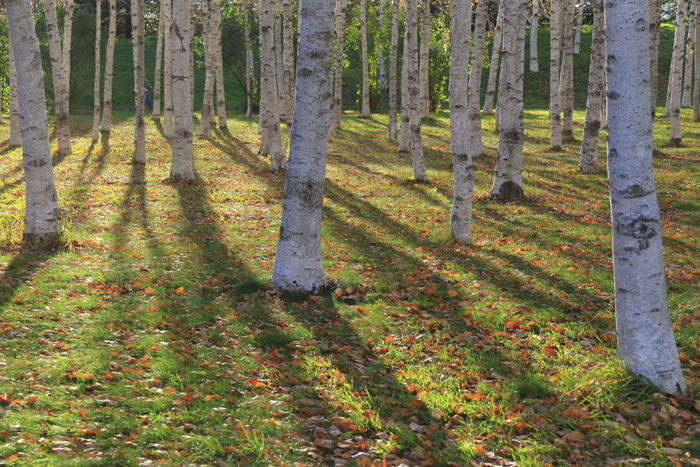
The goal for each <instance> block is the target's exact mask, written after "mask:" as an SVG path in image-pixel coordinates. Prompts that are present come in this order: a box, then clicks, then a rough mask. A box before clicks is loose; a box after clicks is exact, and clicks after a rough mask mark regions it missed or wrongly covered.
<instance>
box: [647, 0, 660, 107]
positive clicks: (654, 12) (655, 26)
mask: <svg viewBox="0 0 700 467" xmlns="http://www.w3.org/2000/svg"><path fill="white" fill-rule="evenodd" d="M659 1H660V0H649V68H650V70H651V80H650V81H649V82H650V84H651V118H654V117H656V97H657V89H658V87H659V84H658V83H659V21H660V19H659Z"/></svg>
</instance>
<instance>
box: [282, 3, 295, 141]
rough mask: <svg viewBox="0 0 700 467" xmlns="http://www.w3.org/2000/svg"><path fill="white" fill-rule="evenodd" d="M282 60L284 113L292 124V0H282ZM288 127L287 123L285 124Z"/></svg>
mask: <svg viewBox="0 0 700 467" xmlns="http://www.w3.org/2000/svg"><path fill="white" fill-rule="evenodd" d="M282 22H283V24H282V34H283V37H282V42H283V44H282V45H283V48H284V50H283V52H282V62H283V63H284V72H283V76H282V78H283V81H284V98H285V113H286V114H287V115H288V118H287V120H288V123H289V124H292V117H294V34H293V33H294V31H293V30H292V2H291V0H282ZM287 128H289V125H288V126H287Z"/></svg>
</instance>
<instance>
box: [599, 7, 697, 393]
mask: <svg viewBox="0 0 700 467" xmlns="http://www.w3.org/2000/svg"><path fill="white" fill-rule="evenodd" d="M647 7H648V2H647V0H624V1H623V0H606V4H605V13H606V35H607V55H608V63H607V70H608V96H609V98H608V179H609V186H610V201H611V207H612V232H613V270H614V276H615V317H616V323H617V353H618V356H619V357H620V359H622V360H623V361H624V362H625V363H626V364H627V367H628V368H629V370H630V371H631V372H632V373H633V374H635V375H637V376H639V377H641V378H642V379H644V380H646V381H648V382H650V383H652V384H654V385H655V386H657V387H658V388H660V389H662V390H664V391H666V392H670V393H683V392H685V391H686V390H687V387H686V383H685V379H684V378H683V373H682V371H681V366H680V360H679V358H678V351H677V349H676V344H675V341H674V338H673V330H672V328H671V321H670V319H669V314H668V302H667V298H666V282H665V278H664V260H663V251H662V245H661V218H660V213H659V205H658V201H657V197H656V188H655V186H654V168H653V162H652V151H653V133H652V126H651V118H650V115H649V94H650V92H649V85H648V83H649V79H648V78H649V77H648V73H649V72H648V70H649V56H648V52H649V47H648V40H649V30H648V29H647V27H648V16H647ZM679 11H680V10H679ZM630 76H635V77H638V79H634V80H630Z"/></svg>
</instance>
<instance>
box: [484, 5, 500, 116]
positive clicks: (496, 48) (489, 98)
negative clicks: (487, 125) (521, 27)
mask: <svg viewBox="0 0 700 467" xmlns="http://www.w3.org/2000/svg"><path fill="white" fill-rule="evenodd" d="M502 44H503V2H502V1H499V2H498V17H497V18H496V27H495V28H494V31H493V47H492V49H491V66H490V67H489V82H488V84H487V85H486V99H485V100H484V113H485V114H491V113H493V102H494V97H495V95H496V83H497V82H498V81H497V80H498V67H499V64H500V62H501V48H502Z"/></svg>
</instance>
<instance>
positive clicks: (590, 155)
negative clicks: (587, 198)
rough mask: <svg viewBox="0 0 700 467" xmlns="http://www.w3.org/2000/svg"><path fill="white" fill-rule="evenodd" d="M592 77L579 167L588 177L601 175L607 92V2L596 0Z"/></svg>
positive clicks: (589, 82) (589, 79) (594, 2)
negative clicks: (600, 146)
mask: <svg viewBox="0 0 700 467" xmlns="http://www.w3.org/2000/svg"><path fill="white" fill-rule="evenodd" d="M589 70H590V71H589V74H588V76H589V78H588V101H587V102H586V123H585V124H584V126H583V137H582V139H581V157H580V160H579V168H580V169H581V172H583V173H585V174H592V173H597V172H598V136H599V133H600V127H601V123H600V116H601V115H600V113H601V110H602V109H601V107H602V105H603V93H604V92H605V0H593V39H592V44H591V66H590V69H589Z"/></svg>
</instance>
